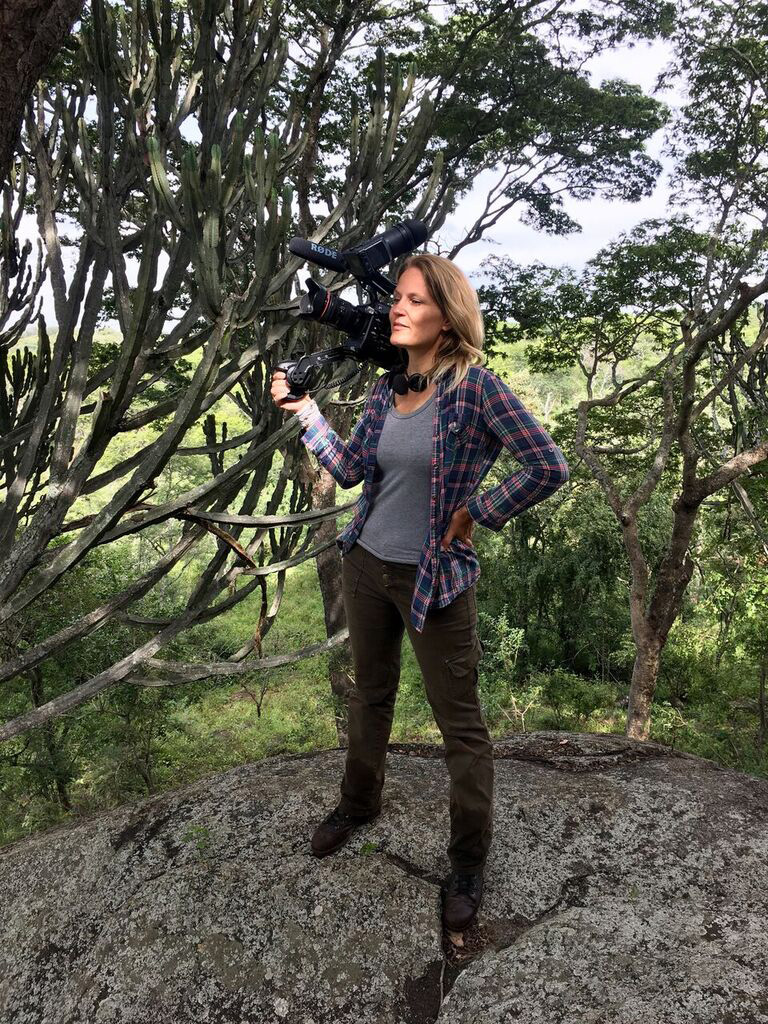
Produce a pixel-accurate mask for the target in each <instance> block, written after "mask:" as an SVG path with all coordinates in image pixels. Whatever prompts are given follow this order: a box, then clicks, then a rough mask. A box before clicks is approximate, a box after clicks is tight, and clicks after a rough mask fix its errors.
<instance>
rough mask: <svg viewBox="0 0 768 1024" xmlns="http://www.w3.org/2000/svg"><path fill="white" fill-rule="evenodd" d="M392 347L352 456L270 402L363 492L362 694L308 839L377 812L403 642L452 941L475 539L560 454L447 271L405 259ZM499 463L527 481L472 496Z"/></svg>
mask: <svg viewBox="0 0 768 1024" xmlns="http://www.w3.org/2000/svg"><path fill="white" fill-rule="evenodd" d="M393 300H394V301H393V304H392V307H391V309H390V313H389V317H390V324H391V341H392V344H393V345H397V346H399V347H400V348H402V349H403V350H404V352H405V354H406V356H407V364H408V368H407V373H406V374H405V375H402V374H401V375H400V377H399V379H398V378H397V377H396V376H395V375H394V374H393V373H391V372H390V373H387V374H384V375H383V376H381V377H379V378H378V380H377V381H376V382H375V384H374V385H373V387H372V388H371V391H370V393H369V395H368V399H367V402H366V409H365V413H364V415H363V417H362V419H361V420H360V421H359V423H358V424H357V426H356V427H355V429H354V431H353V434H352V437H351V438H350V440H349V442H348V443H346V444H345V443H344V442H343V441H342V440H341V438H340V437H339V436H338V434H336V432H335V431H334V430H332V428H331V427H330V425H329V424H328V422H327V420H326V419H325V418H324V417H323V415H322V413H321V412H320V410H319V408H318V407H317V404H316V403H315V402H314V400H313V399H310V398H309V397H308V396H304V397H302V398H301V399H296V400H289V401H285V400H284V399H285V395H286V394H287V392H288V386H287V384H286V382H285V374H283V373H282V372H278V371H276V372H275V374H273V379H272V396H273V398H274V400H275V402H276V403H277V404H278V405H279V406H280V407H281V408H283V409H286V410H288V411H289V412H294V413H295V414H296V415H297V416H298V418H299V419H300V420H301V423H302V426H303V427H304V428H305V429H304V431H303V433H302V435H301V439H302V441H303V442H304V444H305V445H306V446H307V448H309V450H310V451H312V452H313V453H314V455H315V456H316V457H317V458H318V460H319V461H320V462H321V463H322V465H323V466H325V468H326V469H328V471H329V472H330V473H331V474H332V475H333V477H334V478H335V479H336V480H337V481H338V483H339V484H340V485H341V486H342V487H354V486H355V485H356V484H358V483H360V482H361V481H365V482H364V487H363V493H362V495H361V497H360V500H359V502H358V505H357V509H356V514H355V516H354V517H353V519H352V521H351V522H350V523H349V525H348V526H347V527H346V528H345V529H344V531H343V532H342V533H341V535H340V536H339V538H338V540H337V543H338V544H339V547H340V548H341V551H342V593H343V600H344V608H345V611H346V617H347V624H348V626H349V637H350V644H351V649H352V660H353V665H354V670H355V682H356V687H355V689H354V690H353V691H352V693H351V696H350V701H349V748H348V750H347V755H346V765H345V771H344V778H343V780H342V783H341V801H340V803H339V805H338V806H337V807H336V808H335V809H334V810H333V811H331V812H330V813H329V814H328V815H327V817H326V818H325V819H324V820H323V821H322V822H321V823H320V824H319V825H318V827H317V828H316V830H315V832H314V834H313V836H312V852H313V853H314V854H315V855H316V856H320V857H322V856H325V855H326V854H328V853H332V852H334V851H335V850H337V849H339V847H340V846H342V845H343V844H344V843H345V842H346V841H347V839H348V838H349V836H350V835H351V833H352V832H353V831H354V830H355V829H356V828H358V827H360V826H361V825H362V824H364V823H366V822H368V821H371V820H373V818H375V817H377V816H378V814H379V812H380V809H381V794H382V788H383V784H384V767H385V762H386V754H387V742H388V739H389V735H390V729H391V725H392V719H393V714H394V706H395V696H396V693H397V687H398V682H399V678H400V651H401V644H402V639H403V634H404V632H405V630H406V629H407V630H408V635H409V637H410V640H411V643H412V645H413V649H414V653H415V655H416V658H417V660H418V663H419V667H420V669H421V672H422V675H423V677H424V683H425V689H426V694H427V699H428V700H429V703H430V706H431V708H432V711H433V713H434V716H435V720H436V722H437V725H438V727H439V729H440V732H441V733H442V736H443V740H444V742H445V756H446V762H447V766H448V772H449V776H450V818H451V839H450V845H449V847H448V857H449V860H450V862H451V867H452V871H451V874H450V875H449V877H448V880H447V884H446V886H445V887H444V899H443V923H444V925H445V927H447V928H449V929H451V930H453V931H462V930H463V929H465V928H466V927H467V926H468V925H469V924H470V923H471V922H472V921H473V920H474V917H475V915H476V913H477V910H478V908H479V906H480V902H481V899H482V891H483V871H484V867H485V862H486V859H487V856H488V851H489V848H490V845H491V838H492V829H493V746H492V743H491V739H490V736H489V734H488V729H487V725H486V722H485V719H484V717H483V714H482V710H481V708H480V705H479V702H478V695H477V663H478V661H479V659H480V656H481V655H482V646H481V644H480V641H479V639H478V636H477V606H476V602H475V591H476V584H477V579H478V577H479V575H480V565H479V562H478V559H477V555H476V552H475V549H474V546H473V544H472V532H473V529H474V526H475V523H476V522H477V523H480V524H481V525H482V526H486V527H488V529H491V530H494V531H499V530H501V529H502V527H503V526H504V524H505V523H506V522H507V521H508V520H509V519H510V518H511V517H512V516H514V515H519V514H520V512H522V511H523V510H524V509H526V508H529V507H530V506H531V505H534V504H536V503H537V502H539V501H541V500H543V499H544V498H545V497H547V496H548V495H550V494H552V493H553V492H554V491H555V490H557V488H558V487H560V486H561V485H562V484H563V483H564V482H565V481H566V480H567V479H568V466H567V463H566V461H565V458H564V456H563V453H562V452H561V451H560V449H559V448H558V447H557V446H556V445H555V443H554V442H553V440H552V438H551V437H550V436H549V434H548V433H547V432H546V431H545V430H544V429H543V427H542V426H541V425H540V424H539V423H538V422H537V421H536V420H535V419H534V418H533V416H532V415H531V414H530V413H529V412H528V411H527V410H526V409H525V408H524V407H523V405H522V404H521V402H520V401H519V399H518V398H517V396H516V395H515V394H514V393H513V392H512V391H510V389H509V388H508V387H507V385H506V384H505V383H504V382H503V381H502V380H501V379H500V378H499V377H498V376H497V375H496V374H494V373H493V372H492V371H490V370H488V369H486V368H485V367H484V366H483V365H482V360H483V354H482V346H483V336H484V332H483V320H482V315H481V313H480V308H479V305H478V301H477V294H476V292H475V290H474V288H473V287H472V285H471V284H470V283H469V281H468V280H467V278H466V277H465V275H464V274H463V273H462V272H461V271H460V270H459V268H458V267H456V266H455V265H454V264H453V263H451V261H450V260H448V259H445V258H444V257H441V256H435V255H432V254H429V253H419V254H416V255H414V256H411V257H410V258H409V259H408V260H407V261H406V262H405V264H404V266H403V268H402V270H401V272H400V274H399V276H398V279H397V288H396V291H395V292H394V294H393ZM503 448H506V449H508V450H509V451H511V452H512V453H513V455H514V456H515V457H516V458H517V459H518V460H519V461H520V462H522V463H523V468H522V469H520V470H518V471H517V472H515V473H513V474H512V475H511V476H509V477H507V478H506V479H505V480H503V481H502V482H501V483H500V484H498V485H497V486H496V487H494V488H492V489H490V490H488V491H486V492H485V493H483V494H477V493H475V492H476V491H477V490H478V488H479V486H480V484H481V482H482V480H483V478H484V477H485V476H486V474H487V473H488V471H489V470H490V468H491V467H492V465H493V464H494V462H495V461H496V458H497V457H498V455H499V453H500V452H501V450H502V449H503Z"/></svg>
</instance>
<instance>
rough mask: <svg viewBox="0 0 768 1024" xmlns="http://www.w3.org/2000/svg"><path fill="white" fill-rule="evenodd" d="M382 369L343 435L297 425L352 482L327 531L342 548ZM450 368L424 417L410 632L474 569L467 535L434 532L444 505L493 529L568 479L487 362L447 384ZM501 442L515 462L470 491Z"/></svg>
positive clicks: (447, 512)
mask: <svg viewBox="0 0 768 1024" xmlns="http://www.w3.org/2000/svg"><path fill="white" fill-rule="evenodd" d="M386 377H387V375H386V374H384V375H383V376H381V377H379V378H378V380H376V381H375V382H374V384H373V385H372V387H371V389H370V391H369V393H368V397H367V400H366V406H365V411H364V413H363V416H362V418H361V419H360V420H359V422H358V423H357V425H356V426H355V428H354V430H353V432H352V436H351V437H350V439H349V441H348V442H346V443H345V442H344V441H342V439H341V438H340V437H339V435H338V434H337V433H336V431H335V430H333V428H332V427H331V426H330V424H329V423H328V421H327V420H326V419H325V417H324V416H323V415H322V414H320V415H319V416H315V418H314V420H313V421H312V422H311V423H310V425H309V426H308V427H306V428H305V429H304V430H303V431H302V433H301V434H300V437H301V440H302V442H303V443H304V444H305V445H306V447H307V448H308V449H309V450H310V451H311V452H312V453H313V454H314V455H315V456H316V458H317V459H318V461H319V462H320V463H321V465H323V466H324V467H325V468H326V469H327V470H328V472H329V473H330V474H331V476H332V477H333V478H334V480H336V482H337V483H338V484H339V485H340V486H341V487H344V488H348V487H354V486H356V485H357V484H359V483H360V482H361V481H364V483H363V491H362V494H361V495H360V498H359V499H358V503H357V507H356V509H355V513H354V515H353V517H352V519H351V520H350V522H349V523H348V524H347V526H346V527H345V528H344V530H342V532H341V533H340V534H339V536H338V537H337V539H336V543H337V545H338V546H339V548H340V550H341V551H342V553H343V554H346V553H347V551H349V549H350V548H351V547H352V545H353V544H354V543H355V541H356V540H357V537H358V534H359V533H360V531H361V529H362V526H363V523H364V522H365V517H366V515H367V513H368V509H369V507H370V503H371V498H372V497H373V495H374V494H375V490H376V486H377V484H376V477H375V470H376V448H377V445H378V442H379V436H380V435H381V431H382V427H383V425H384V419H385V417H386V413H387V409H388V408H389V407H390V405H391V402H392V392H391V390H390V388H389V386H388V385H387V383H386ZM452 379H453V373H452V372H450V373H448V374H444V375H442V376H441V377H440V378H439V379H438V382H437V394H436V397H435V405H434V415H433V423H432V428H433V429H432V490H431V504H430V516H429V532H428V535H427V536H426V537H425V538H424V548H423V550H422V552H421V558H420V560H419V566H418V572H417V574H416V585H415V587H414V592H413V600H412V602H411V623H412V624H413V626H414V627H415V629H416V630H417V631H418V632H419V633H420V632H422V630H423V628H424V620H425V618H426V616H427V612H428V611H429V609H430V608H432V607H436V608H443V607H445V605H447V604H450V602H451V601H453V600H454V599H455V598H456V597H457V596H458V595H459V594H460V593H461V592H462V591H463V590H465V589H466V588H467V587H470V586H472V584H473V583H475V582H476V581H477V579H478V578H479V576H480V563H479V561H478V558H477V553H476V551H475V548H474V547H473V546H472V544H469V543H466V542H464V541H461V540H458V539H457V538H454V539H453V540H452V541H451V543H450V544H449V545H448V548H447V549H446V550H443V549H442V547H441V541H442V538H443V536H444V535H445V533H446V531H447V529H448V526H449V524H450V521H451V516H452V515H453V513H454V512H455V511H456V510H457V509H458V508H461V507H462V506H464V505H466V507H467V510H468V511H469V514H470V515H471V517H472V518H473V519H474V520H475V522H477V523H480V525H481V526H485V527H487V528H488V529H489V530H493V531H494V532H498V531H499V530H501V529H502V528H503V527H504V526H505V524H506V523H507V522H508V521H509V520H510V519H511V518H512V517H513V516H518V515H520V513H521V512H523V511H525V509H527V508H530V507H531V506H532V505H536V504H538V503H539V502H540V501H543V499H544V498H547V497H549V495H550V494H552V493H554V491H556V490H557V489H558V488H559V487H561V486H562V485H563V484H564V483H565V482H566V480H567V479H568V463H567V462H566V460H565V456H564V455H563V453H562V451H561V450H560V448H559V447H558V446H557V445H556V444H555V442H554V441H553V440H552V438H551V437H550V435H549V434H548V433H547V431H546V430H545V429H544V428H543V427H542V426H541V424H540V423H539V422H538V421H537V420H536V419H535V418H534V417H533V416H532V415H531V413H530V412H528V410H527V409H526V408H525V407H524V406H523V404H522V402H521V401H520V399H519V398H518V397H517V395H515V394H514V392H513V391H511V390H510V388H509V387H508V386H507V385H506V384H505V383H504V381H503V380H502V379H501V378H500V377H499V376H497V374H495V373H494V372H493V371H492V370H489V369H488V368H487V367H484V366H470V367H469V369H468V371H467V375H466V377H465V378H464V380H463V381H462V382H461V384H460V385H459V386H458V387H457V388H453V389H452V390H450V391H447V388H448V385H449V384H450V381H451V380H452ZM502 448H506V449H507V450H508V451H510V452H511V453H512V454H513V455H514V456H515V458H516V459H517V460H518V461H519V462H521V463H522V468H521V469H519V470H517V471H516V472H514V473H512V474H511V475H510V476H508V477H506V478H505V479H504V480H502V481H501V483H499V484H497V485H496V486H495V487H492V488H491V489H490V490H488V491H485V492H484V493H482V494H477V493H476V491H477V489H478V488H479V486H480V484H481V483H482V482H483V479H484V478H485V476H486V475H487V473H488V471H489V470H490V469H491V467H492V466H493V464H494V462H495V461H496V459H497V458H498V456H499V453H500V452H501V450H502Z"/></svg>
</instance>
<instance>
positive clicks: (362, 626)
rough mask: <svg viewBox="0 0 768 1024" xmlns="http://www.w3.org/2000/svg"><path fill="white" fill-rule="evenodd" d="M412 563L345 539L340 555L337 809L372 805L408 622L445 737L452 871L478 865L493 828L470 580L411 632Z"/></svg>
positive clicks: (359, 810)
mask: <svg viewBox="0 0 768 1024" xmlns="http://www.w3.org/2000/svg"><path fill="white" fill-rule="evenodd" d="M416 570H417V566H415V565H404V564H402V563H400V564H398V563H393V562H385V561H382V559H380V558H378V557H377V556H376V555H374V554H372V553H371V552H370V551H368V550H366V549H365V548H364V547H362V546H361V545H360V544H354V545H353V546H352V547H351V548H350V550H349V551H348V552H347V553H346V555H344V556H343V558H342V594H343V600H344V609H345V611H346V616H347V624H348V626H349V638H350V645H351V649H352V662H353V665H354V670H355V682H356V686H355V688H354V689H353V690H352V692H351V694H350V699H349V747H348V750H347V757H346V765H345V769H344V778H343V780H342V783H341V801H340V806H341V810H342V811H345V812H346V813H347V814H355V815H367V814H373V813H375V812H376V811H378V810H379V808H380V807H381V794H382V788H383V786H384V768H385V762H386V756H387V742H388V740H389V735H390V730H391V728H392V719H393V717H394V710H395V697H396V695H397V688H398V684H399V682H400V651H401V646H402V640H403V634H404V632H405V629H406V628H407V630H408V636H409V637H410V640H411V644H412V646H413V650H414V653H415V655H416V659H417V661H418V663H419V667H420V669H421V673H422V676H423V678H424V684H425V688H426V694H427V700H428V701H429V703H430V706H431V708H432V712H433V714H434V716H435V722H436V723H437V726H438V728H439V729H440V732H441V734H442V736H443V741H444V743H445V759H446V763H447V766H448V774H449V776H450V812H451V838H450V844H449V847H448V858H449V860H450V862H451V867H452V868H453V870H454V871H466V872H469V871H478V870H480V869H482V868H483V867H484V865H485V860H486V857H487V856H488V850H489V848H490V845H491V838H492V834H493V744H492V742H491V739H490V736H489V734H488V727H487V725H486V722H485V718H484V716H483V713H482V709H481V708H480V704H479V702H478V695H477V663H478V661H479V660H480V657H481V655H482V646H481V644H480V640H479V637H478V635H477V604H476V600H475V589H476V588H475V586H472V587H470V588H469V589H467V590H465V591H463V592H462V593H461V594H459V596H458V597H457V598H455V599H454V600H453V601H452V602H451V603H450V604H449V605H446V606H445V607H444V608H433V609H431V610H430V611H429V612H428V614H427V617H426V620H425V623H424V629H423V631H422V632H421V633H418V632H417V631H416V630H415V629H414V627H413V625H412V624H411V621H410V608H411V597H412V595H413V588H414V585H415V581H416Z"/></svg>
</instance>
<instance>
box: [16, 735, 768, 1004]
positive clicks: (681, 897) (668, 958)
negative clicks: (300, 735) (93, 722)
mask: <svg viewBox="0 0 768 1024" xmlns="http://www.w3.org/2000/svg"><path fill="white" fill-rule="evenodd" d="M496 757H497V761H496V813H495V835H494V844H493V847H492V851H491V856H490V858H489V862H488V866H487V873H486V890H485V897H484V902H483V908H482V910H481V914H480V918H479V920H478V924H477V926H476V927H474V928H473V929H471V930H470V931H469V932H467V933H466V934H465V935H464V936H463V938H462V937H454V941H453V942H451V941H448V939H447V938H446V937H445V936H443V935H442V931H441V928H440V883H441V881H442V879H443V878H444V876H445V875H446V873H447V871H448V868H449V865H448V861H447V858H446V854H445V849H446V846H447V843H448V830H449V822H448V778H447V772H446V768H445V764H444V763H443V762H442V757H441V750H440V749H439V748H429V747H418V746H414V747H402V746H393V747H392V748H391V750H390V753H389V755H388V775H387V787H386V790H385V801H384V813H383V814H382V815H381V817H380V818H379V819H378V820H377V821H376V822H374V823H373V824H371V825H369V826H367V827H366V828H364V829H363V830H361V831H360V832H358V833H356V834H355V835H354V836H353V838H352V840H351V841H350V843H349V844H348V845H347V846H346V847H344V848H343V849H342V850H341V851H339V852H338V853H337V854H335V855H334V856H332V857H328V858H325V859H324V860H316V859H315V858H313V857H312V856H311V854H310V852H309V843H308V840H309V835H310V833H311V830H312V827H313V825H314V823H315V822H316V821H317V820H318V819H319V817H321V816H322V815H323V814H324V813H325V811H326V810H328V809H329V808H330V807H332V806H334V805H335V804H336V802H337V797H338V785H339V780H340V777H341V772H342V768H343V762H344V751H342V750H332V751H325V752H322V753H318V754H313V755H311V756H298V757H297V756H285V757H277V758H274V759H270V760H267V761H261V762H259V763H257V764H251V765H246V766H245V767H242V768H236V769H234V770H232V771H229V772H227V773H226V774H224V775H218V776H213V777H210V778H207V779H203V780H202V781H200V782H197V783H195V784H194V785H191V786H187V787H185V788H184V789H181V790H178V791H177V792H173V793H169V794H166V795H164V796H162V797H160V798H156V799H151V800H146V801H144V802H142V803H137V804H134V805H131V806H128V807H124V808H122V809H120V810H119V811H115V812H111V813H108V814H103V815H100V816H98V817H95V818H93V819H91V820H87V821H83V822H80V823H78V824H75V825H72V826H70V827H66V828H57V829H53V830H51V831H48V832H45V833H42V834H40V835H38V836H34V837H31V838H29V839H25V840H22V841H20V842H17V843H14V844H13V845H11V846H9V847H6V848H5V849H3V850H1V851H0V906H2V911H3V914H2V926H1V928H0V931H1V933H2V935H1V938H2V942H1V943H0V1020H2V1021H3V1022H8V1024H10V1022H13V1024H43V1022H44V1024H65V1022H66V1024H79V1022H83V1024H85V1022H88V1024H96V1022H110V1024H112V1022H114V1024H118V1022H119V1024H134V1022H136V1024H138V1022H141V1024H145V1022H158V1024H160V1022H162V1024H186V1022H190V1024H192V1022H194V1024H202V1022H206V1021H211V1022H229V1021H231V1022H236V1024H250V1022H254V1024H255V1022H258V1024H262V1022H263V1024H273V1022H274V1024H294V1022H295V1024H325V1022H331V1021H333V1022H338V1024H347V1022H349V1024H417V1022H426V1021H440V1022H441V1024H459V1022H461V1024H475V1022H477V1024H480V1022H482V1024H495V1022H499V1024H500V1022H502V1021H503V1022H507V1021H509V1022H512V1021H516V1022H524V1024H560V1022H568V1024H598V1022H599V1024H689V1022H690V1024H710V1022H711V1024H757V1022H768V983H767V981H766V977H767V975H766V964H767V963H768V928H767V927H766V926H767V922H768V915H767V914H766V910H767V909H768V830H767V829H766V825H767V823H768V783H766V782H764V781H761V780H758V779H755V778H752V777H749V776H745V775H742V774H739V773H737V772H733V771H726V770H723V769H721V768H719V767H718V766H717V765H715V764H714V763H712V762H709V761H705V760H702V759H700V758H695V757H690V756H687V755H683V754H679V753H676V752H674V751H670V750H669V749H668V748H666V747H661V746H658V745H656V744H650V743H647V744H643V743H636V742H633V741H630V740H627V739H625V738H624V737H622V736H611V735H574V734H565V733H557V732H548V733H534V734H528V735H522V736H516V737H513V738H510V739H509V740H507V741H504V742H503V743H498V744H497V746H496ZM462 943H463V944H462Z"/></svg>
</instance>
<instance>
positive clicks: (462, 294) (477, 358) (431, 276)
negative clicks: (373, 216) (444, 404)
mask: <svg viewBox="0 0 768 1024" xmlns="http://www.w3.org/2000/svg"><path fill="white" fill-rule="evenodd" d="M409 267H417V268H418V269H419V270H420V271H421V273H422V274H423V275H424V280H425V282H426V285H427V288H428V289H429V293H430V295H431V296H432V298H433V299H434V301H435V302H436V303H437V305H438V306H439V307H440V312H441V313H442V314H443V316H444V317H445V319H446V320H447V321H448V322H449V323H450V325H451V327H450V329H449V330H448V331H447V332H444V334H443V343H442V344H441V345H440V347H439V349H438V350H437V355H436V356H435V362H434V365H433V366H432V367H431V369H430V370H429V372H428V373H427V377H428V378H429V380H430V381H434V380H436V379H437V378H438V377H441V376H442V375H443V374H447V373H450V372H451V370H453V371H454V377H453V383H452V384H450V385H449V387H448V390H450V389H451V388H455V387H457V386H458V385H459V384H460V383H461V382H462V381H463V380H464V378H465V376H466V375H467V369H468V367H469V366H472V365H480V366H482V365H483V364H484V363H485V355H484V354H483V341H484V339H485V326H484V324H483V314H482V313H481V312H480V304H479V302H478V301H477V292H476V291H475V289H474V288H473V287H472V285H471V284H470V283H469V280H468V279H467V277H466V275H465V274H464V273H463V271H461V270H459V268H458V267H457V266H456V264H455V263H451V261H450V260H449V259H447V258H446V257H445V256H435V255H434V254H433V253H431V252H419V253H415V254H414V255H413V256H409V257H408V259H407V260H406V261H405V263H403V265H402V267H401V268H400V270H399V272H398V275H397V278H398V280H399V279H400V275H401V274H403V273H404V272H405V271H406V270H408V268H409Z"/></svg>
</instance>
